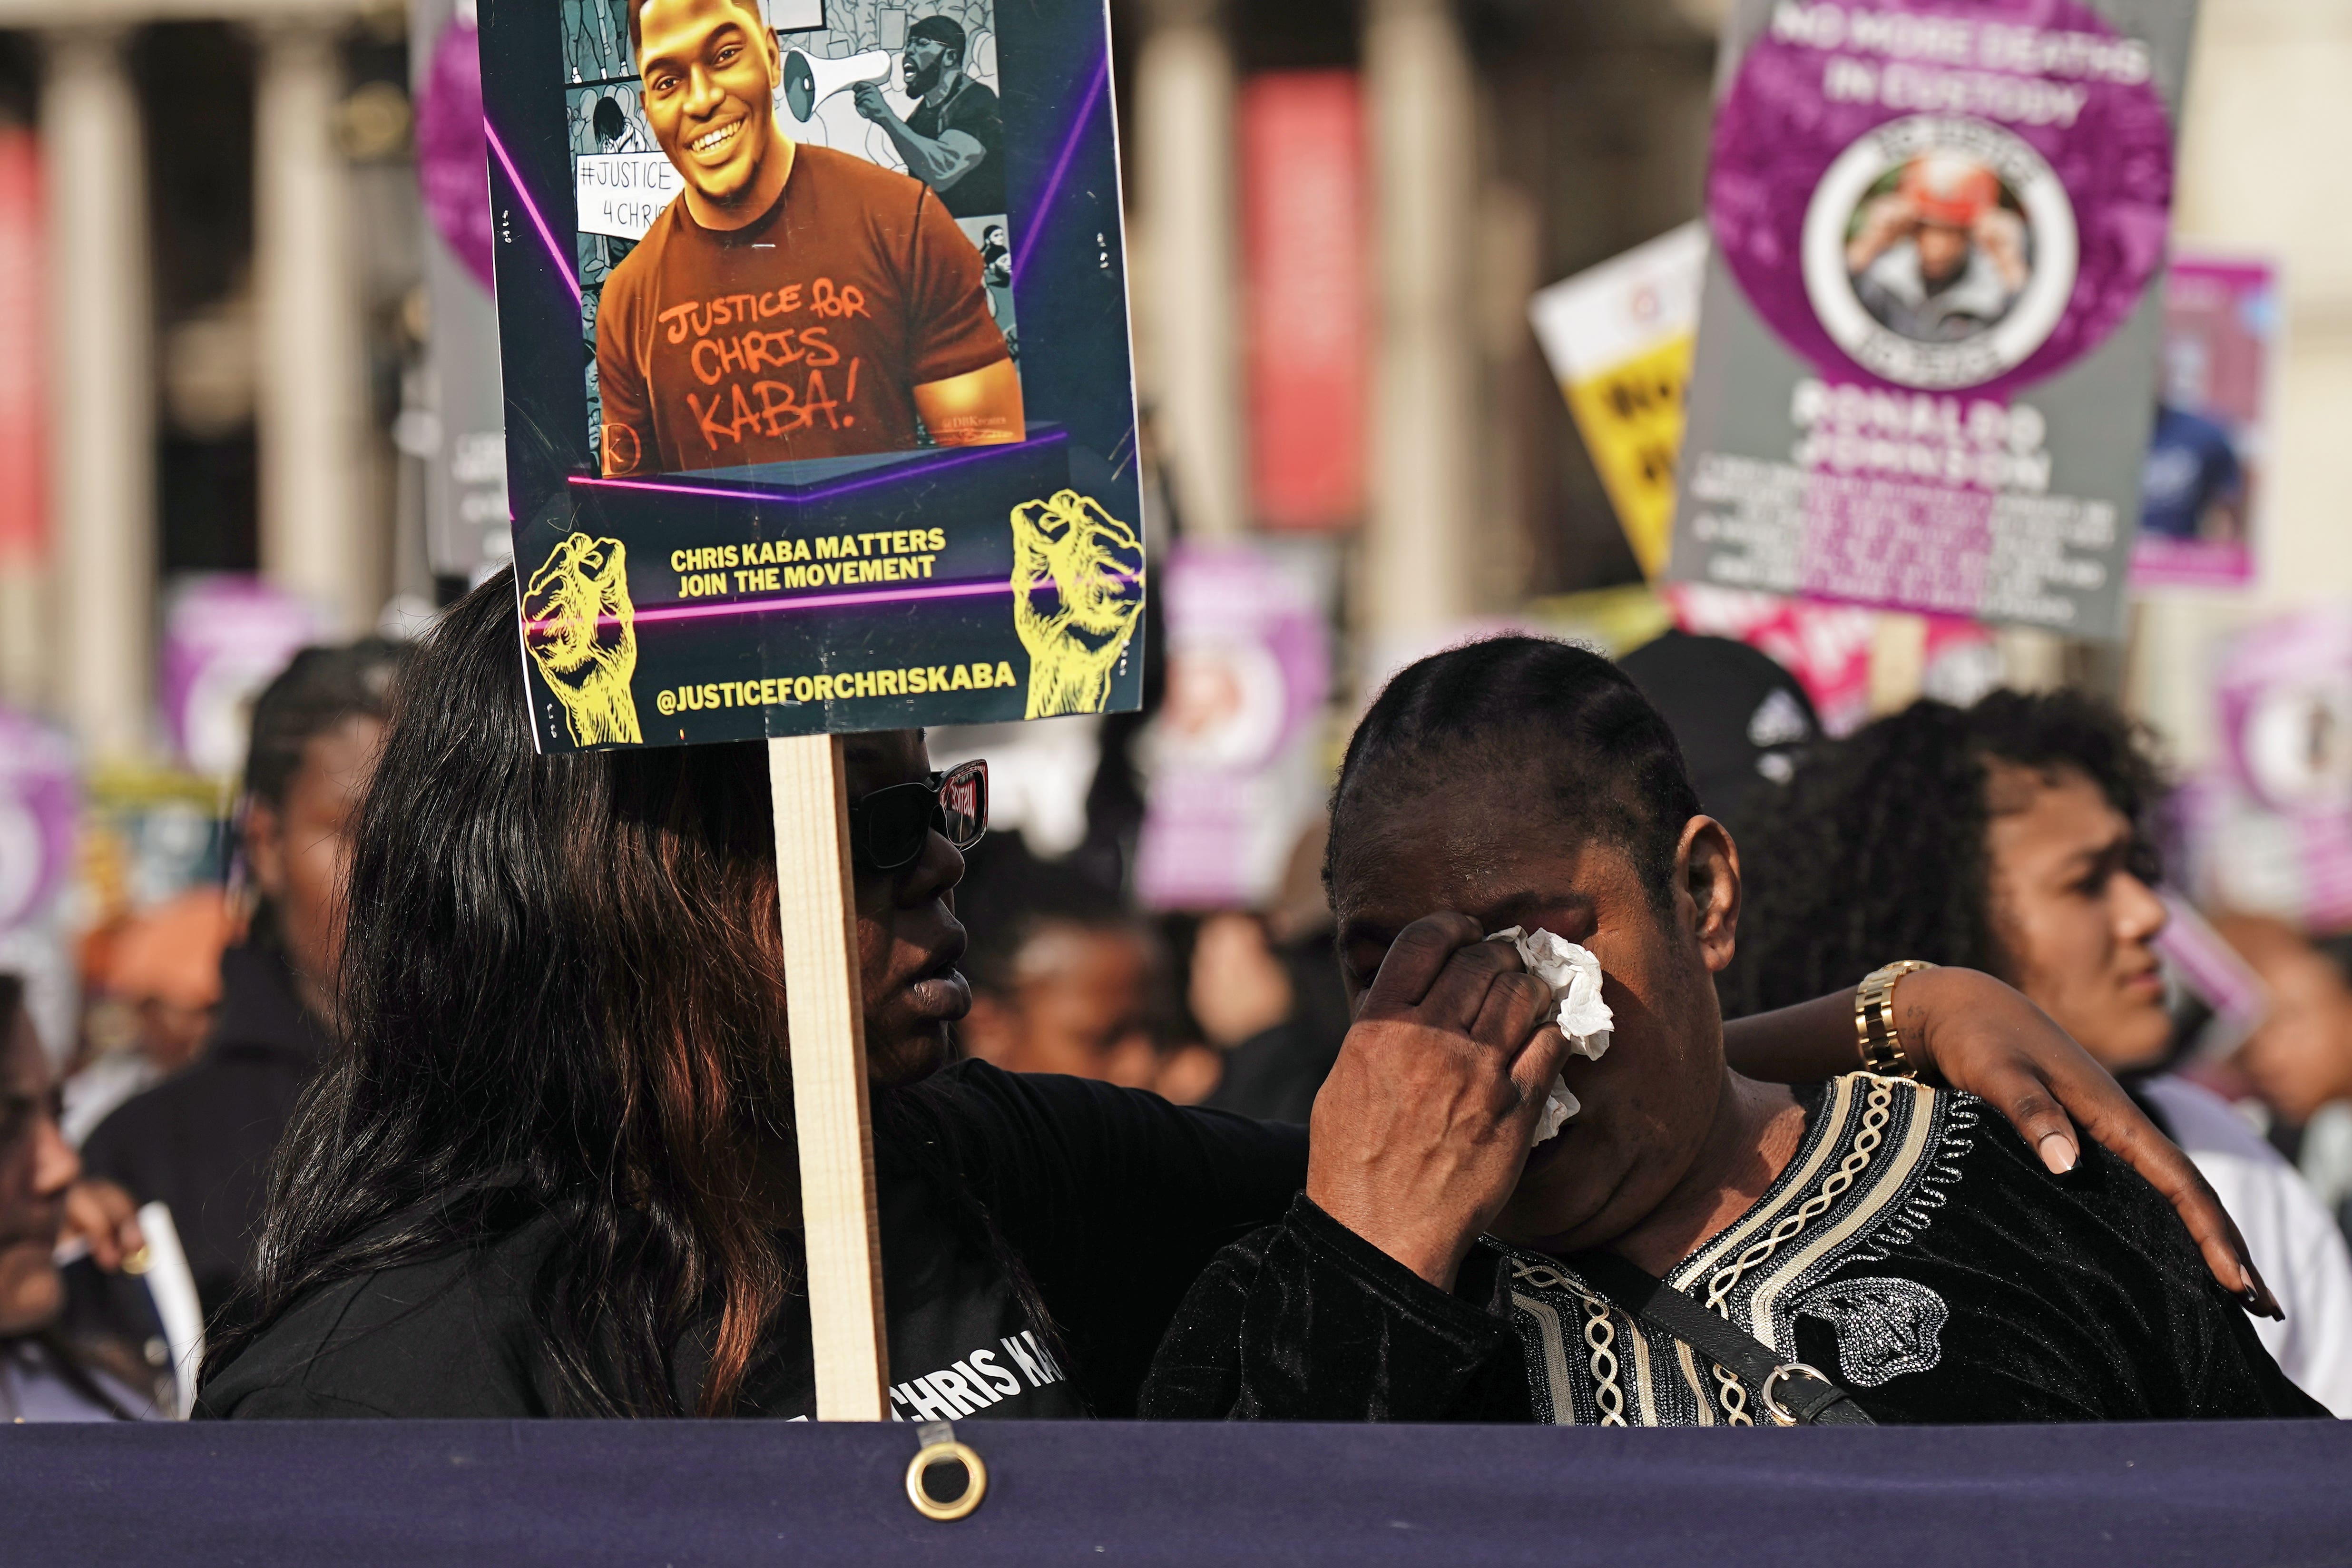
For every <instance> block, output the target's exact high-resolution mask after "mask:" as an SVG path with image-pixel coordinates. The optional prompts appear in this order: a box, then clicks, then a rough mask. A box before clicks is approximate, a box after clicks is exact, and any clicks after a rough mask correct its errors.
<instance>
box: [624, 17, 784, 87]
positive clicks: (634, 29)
mask: <svg viewBox="0 0 2352 1568" xmlns="http://www.w3.org/2000/svg"><path fill="white" fill-rule="evenodd" d="M628 3H629V63H630V64H631V65H634V66H635V67H636V68H637V71H638V74H639V75H643V74H644V72H645V62H644V61H642V60H640V59H638V58H637V57H638V55H640V54H642V53H643V52H644V50H645V47H646V25H645V22H644V19H643V18H644V15H645V9H646V6H647V5H651V4H652V3H653V0H628ZM728 3H729V4H730V5H733V6H734V7H735V8H736V9H737V10H739V11H748V12H750V13H751V20H752V21H754V22H756V23H758V24H759V27H758V30H759V31H760V32H762V33H764V32H767V31H768V30H769V29H768V18H767V16H765V15H763V14H762V13H761V10H760V0H728Z"/></svg>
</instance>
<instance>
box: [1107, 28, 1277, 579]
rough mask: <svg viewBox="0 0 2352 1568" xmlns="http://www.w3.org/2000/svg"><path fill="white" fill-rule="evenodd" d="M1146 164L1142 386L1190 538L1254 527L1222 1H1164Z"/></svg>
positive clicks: (1143, 146)
mask: <svg viewBox="0 0 2352 1568" xmlns="http://www.w3.org/2000/svg"><path fill="white" fill-rule="evenodd" d="M1135 99H1136V121H1137V124H1136V161H1137V164H1138V168H1139V174H1141V176H1142V185H1143V190H1142V204H1141V205H1142V207H1143V213H1144V222H1145V233H1146V236H1147V238H1148V242H1149V243H1150V247H1151V258H1150V268H1149V276H1150V289H1149V290H1148V292H1147V294H1146V296H1145V299H1144V300H1143V301H1142V308H1143V309H1144V310H1148V311H1149V312H1150V316H1151V320H1150V328H1149V330H1150V346H1151V350H1152V363H1153V364H1154V366H1155V367H1156V368H1155V369H1154V371H1153V374H1152V378H1151V379H1152V384H1151V385H1150V387H1148V388H1147V389H1146V391H1147V396H1148V397H1149V399H1150V403H1151V405H1152V406H1153V410H1154V424H1155V425H1156V426H1157V431H1156V434H1157V437H1158V440H1159V446H1160V454H1161V458H1162V460H1163V461H1164V462H1165V464H1166V466H1167V469H1168V477H1169V480H1170V485H1171V489H1172V490H1173V492H1174V498H1175V504H1176V509H1177V512H1178V515H1179V516H1180V517H1181V519H1182V521H1183V523H1184V531H1185V532H1186V533H1188V534H1190V535H1192V537H1194V538H1206V539H1224V538H1230V537H1232V536H1233V535H1234V534H1236V533H1239V532H1240V531H1242V529H1243V528H1244V526H1245V524H1246V522H1247V520H1248V510H1249V502H1248V495H1247V488H1246V479H1245V477H1244V476H1245V474H1246V468H1245V466H1244V448H1243V445H1242V442H1243V439H1244V437H1243V431H1242V380H1241V331H1242V312H1241V304H1240V289H1241V285H1240V275H1241V266H1240V245H1239V240H1238V237H1237V218H1238V214H1239V210H1240V205H1239V201H1238V198H1237V196H1236V194H1235V181H1234V60H1233V50H1232V47H1231V46H1230V45H1229V44H1228V43H1227V42H1226V38H1225V34H1224V29H1223V21H1222V18H1221V16H1220V15H1219V11H1218V6H1217V0H1154V5H1153V6H1152V26H1151V31H1150V34H1149V35H1147V36H1146V37H1145V39H1144V42H1143V48H1142V54H1141V58H1140V59H1139V62H1138V64H1137V68H1136V83H1135Z"/></svg>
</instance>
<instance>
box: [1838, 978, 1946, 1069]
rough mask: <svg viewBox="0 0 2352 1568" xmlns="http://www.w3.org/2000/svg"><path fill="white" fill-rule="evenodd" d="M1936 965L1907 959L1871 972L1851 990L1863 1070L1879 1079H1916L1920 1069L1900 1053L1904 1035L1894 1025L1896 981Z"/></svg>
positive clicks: (1854, 1028) (1854, 1025) (1855, 1028)
mask: <svg viewBox="0 0 2352 1568" xmlns="http://www.w3.org/2000/svg"><path fill="white" fill-rule="evenodd" d="M1935 967H1936V966H1935V965H1934V964H1932V963H1927V962H1925V961H1924V960H1921V959H1916V958H1906V959H1903V960H1901V961H1900V962H1898V963H1888V964H1883V965H1881V966H1880V967H1878V968H1876V969H1874V970H1872V971H1871V972H1870V975H1869V978H1867V979H1865V980H1864V982H1863V983H1862V984H1860V985H1859V986H1857V987H1855V989H1854V993H1853V1032H1854V1035H1855V1037H1857V1038H1858V1039H1860V1041H1861V1042H1862V1070H1863V1071H1864V1072H1866V1073H1875V1074H1876V1075H1877V1076H1879V1077H1880V1078H1917V1077H1918V1076H1919V1069H1918V1067H1917V1066H1916V1064H1915V1063H1914V1062H1913V1061H1912V1060H1911V1058H1909V1057H1907V1056H1906V1055H1904V1053H1903V1037H1902V1035H1901V1033H1900V1032H1899V1031H1897V1030H1896V1028H1895V982H1896V981H1898V980H1900V979H1902V978H1903V977H1904V976H1905V975H1906V974H1915V973H1918V972H1919V971H1920V970H1922V969H1933V968H1935Z"/></svg>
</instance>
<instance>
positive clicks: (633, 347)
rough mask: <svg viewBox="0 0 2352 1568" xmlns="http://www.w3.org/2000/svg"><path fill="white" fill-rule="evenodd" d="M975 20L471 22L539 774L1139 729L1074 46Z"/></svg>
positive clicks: (1123, 432) (507, 12)
mask: <svg viewBox="0 0 2352 1568" xmlns="http://www.w3.org/2000/svg"><path fill="white" fill-rule="evenodd" d="M804 9H807V10H809V11H810V13H811V15H814V13H815V10H816V9H817V8H815V7H805V8H804ZM575 13H576V14H577V15H575ZM998 13H999V8H998V7H997V6H996V5H994V4H993V3H992V0H941V3H940V5H939V6H938V7H937V9H936V10H935V11H933V12H932V13H931V14H929V15H927V16H919V17H917V18H915V19H913V20H911V21H910V20H908V17H907V16H905V15H904V14H903V13H902V12H897V11H894V10H893V9H892V8H890V7H881V8H878V9H877V8H875V7H863V8H857V9H855V10H852V9H851V8H848V7H843V6H835V7H834V8H833V10H832V11H831V12H830V13H828V15H829V16H831V22H830V25H820V26H809V27H803V28H800V29H799V30H795V31H792V32H775V31H772V30H770V28H769V27H768V26H763V25H761V23H762V18H761V16H760V15H759V11H758V7H757V6H756V5H750V4H749V0H667V3H661V4H646V5H638V6H637V7H636V9H635V11H634V12H633V11H632V9H631V5H630V0H586V3H584V4H583V5H576V6H575V5H567V6H565V7H562V10H561V12H560V14H559V13H558V12H557V11H555V10H553V9H551V8H546V7H532V6H526V5H521V4H520V3H519V0H509V3H507V4H504V5H490V6H487V7H485V9H484V12H483V26H482V34H481V49H482V76H483V89H484V98H485V112H486V118H487V122H488V139H489V143H490V174H491V193H492V207H493V217H494V220H495V224H496V231H497V232H496V241H497V257H498V269H499V334H500V347H501V354H502V359H503V362H504V368H505V376H506V400H507V432H508V468H509V473H508V492H509V501H510V504H511V507H512V510H513V520H514V525H513V527H514V544H515V562H516V575H517V579H518V581H519V582H520V584H521V589H522V594H523V605H524V615H525V621H526V626H527V630H526V642H527V645H528V654H529V666H528V673H529V678H530V685H531V692H532V718H533V725H532V730H533V734H534V736H535V738H536V740H537V742H538V744H539V745H540V746H541V748H542V749H545V750H555V751H561V750H569V749H573V748H577V747H587V746H604V745H619V744H636V743H641V742H642V743H645V744H662V743H677V742H699V741H719V740H740V739H747V738H752V737H758V736H779V735H802V734H813V733H821V732H824V731H852V730H877V729H887V728H893V727H899V726H907V725H919V724H935V723H951V722H952V723H972V722H982V721H992V720H1003V719H1020V718H1039V717H1045V716H1048V715H1051V714H1056V713H1074V712H1099V711H1103V710H1111V709H1120V708H1131V707H1133V706H1135V705H1136V703H1137V702H1138V701H1139V700H1140V695H1141V689H1142V667H1141V659H1140V650H1139V648H1137V647H1135V643H1134V633H1135V630H1136V627H1137V626H1139V623H1140V617H1141V610H1142V603H1143V559H1142V548H1141V516H1140V503H1139V497H1138V491H1137V486H1136V473H1135V461H1134V454H1135V418H1134V398H1133V393H1132V386H1131V376H1130V372H1129V361H1128V342H1127V315H1126V309H1125V281H1124V265H1123V257H1122V247H1121V237H1120V228H1119V210H1118V170H1117V167H1116V162H1115V156H1114V151H1113V142H1112V132H1111V121H1110V114H1111V110H1110V104H1109V99H1108V57H1107V55H1106V53H1105V44H1104V39H1105V26H1104V22H1103V15H1102V11H1101V8H1100V6H1099V5H1092V4H1086V3H1084V0H1055V3H1049V4H1042V5H1022V6H1019V7H1005V8H1003V14H1002V15H999V14H998ZM767 19H768V20H774V19H775V18H772V17H771V18H767ZM892 19H895V21H896V22H897V24H898V26H897V27H896V28H895V29H885V28H884V27H883V25H882V24H883V22H884V21H885V20H892ZM793 20H795V21H800V22H804V21H806V20H807V17H805V16H800V17H795V18H793ZM822 20H823V19H822V18H820V21H822ZM648 26H650V27H652V29H653V32H652V34H651V35H650V37H651V41H650V43H648V42H646V36H647V35H646V27H648ZM886 30H895V31H896V33H897V34H898V37H897V38H896V40H895V41H893V40H887V39H886V38H885V37H883V33H884V32H885V31H886ZM722 33H724V34H726V36H727V37H730V38H732V39H734V40H735V41H736V44H737V46H738V53H737V54H735V55H733V56H730V57H729V60H728V63H727V64H726V65H725V66H724V67H723V68H722V67H719V66H718V65H715V64H713V63H712V62H711V61H708V60H705V59H704V58H703V55H704V52H705V51H708V50H709V49H712V48H717V47H721V46H720V45H719V43H717V42H715V41H714V40H718V39H719V37H720V35H721V34H722ZM648 51H658V57H657V58H656V64H659V65H661V66H662V67H663V68H662V70H660V71H657V72H656V75H655V76H654V77H653V78H652V79H646V78H644V77H641V76H640V75H639V74H638V70H637V67H638V65H639V63H640V54H641V53H642V52H648ZM698 72H699V73H702V75H700V76H697V75H696V74H695V73H698ZM739 77H740V81H738V80H736V79H737V78H739ZM706 78H707V79H708V80H709V82H710V83H713V84H715V86H714V87H712V88H711V89H710V91H711V92H712V94H713V95H714V96H715V101H713V102H705V101H700V100H695V101H689V100H690V99H692V98H693V93H692V92H690V91H689V89H688V84H689V80H690V79H691V80H702V79H706ZM701 90H703V89H694V91H701ZM656 163H658V164H661V165H663V166H666V167H668V168H669V169H670V170H671V171H672V175H673V177H671V178H667V179H664V178H659V177H656V175H655V174H649V173H648V171H649V170H653V169H654V168H655V166H656ZM608 208H609V209H610V210H609V211H608V210H607V209H608ZM623 208H626V209H627V210H626V211H624V210H623ZM1016 297H1017V299H1018V301H1019V314H1018V318H1017V320H1016V317H1015V312H1014V301H1015V300H1016Z"/></svg>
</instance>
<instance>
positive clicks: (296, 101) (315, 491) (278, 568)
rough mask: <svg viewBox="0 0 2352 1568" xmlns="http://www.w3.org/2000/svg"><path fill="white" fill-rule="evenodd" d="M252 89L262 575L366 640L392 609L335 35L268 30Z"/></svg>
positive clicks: (300, 26) (322, 30)
mask: <svg viewBox="0 0 2352 1568" xmlns="http://www.w3.org/2000/svg"><path fill="white" fill-rule="evenodd" d="M258 38H259V42H260V50H261V54H260V62H259V70H258V72H257V79H256V82H255V88H254V116H253V118H254V138H253V140H254V281H255V289H254V300H255V305H256V308H257V322H256V325H257V338H258V342H257V349H258V356H257V359H258V363H257V370H258V376H257V395H256V401H257V416H258V418H257V423H258V426H259V428H258V441H259V447H260V463H261V569H262V572H263V574H265V575H266V576H268V578H269V579H270V580H271V581H272V582H274V583H276V584H278V586H279V587H281V588H285V589H287V590H289V592H292V593H295V594H299V595H301V596H302V597H304V598H306V599H309V600H310V601H311V602H312V603H314V604H315V605H318V607H319V608H320V610H322V611H324V612H325V613H326V614H327V615H328V616H329V617H330V619H331V625H332V626H334V627H335V629H336V630H337V631H338V632H339V633H340V634H341V635H344V636H356V635H357V634H359V633H360V632H362V631H365V630H366V629H368V628H369V627H370V626H372V625H373V622H374V619H375V614H376V610H377V607H378V605H381V603H382V602H383V584H382V583H381V581H380V579H381V578H382V576H383V564H384V563H383V560H382V559H381V557H382V556H383V554H384V552H383V550H382V549H381V548H379V542H378V541H377V540H375V539H374V538H373V531H372V530H371V529H370V527H369V524H368V519H369V516H370V511H369V509H368V508H366V507H364V506H363V505H362V504H361V503H362V497H361V493H360V489H359V487H360V485H361V484H362V478H363V476H365V475H368V474H371V473H373V471H374V466H373V464H372V463H371V462H370V461H369V460H368V455H367V451H366V447H365V445H364V440H365V435H366V420H367V404H366V395H367V381H366V355H367V340H366V333H365V328H364V323H363V322H362V320H361V309H360V289H359V282H358V274H357V272H356V270H355V268H354V267H353V264H352V233H351V218H350V213H349V210H348V206H347V204H346V202H345V200H344V184H345V181H346V178H347V175H346V171H345V168H344V163H343V157H342V153H341V150H340V149H339V148H338V147H337V145H336V142H335V115H336V110H337V108H338V106H339V105H340V104H341V100H342V87H343V73H342V62H341V58H340V57H339V56H338V54H337V51H336V47H335V30H334V29H333V28H332V27H331V26H325V25H321V24H316V23H307V22H292V21H288V22H273V23H270V24H268V25H266V26H263V27H261V28H260V29H259V32H258Z"/></svg>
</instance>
